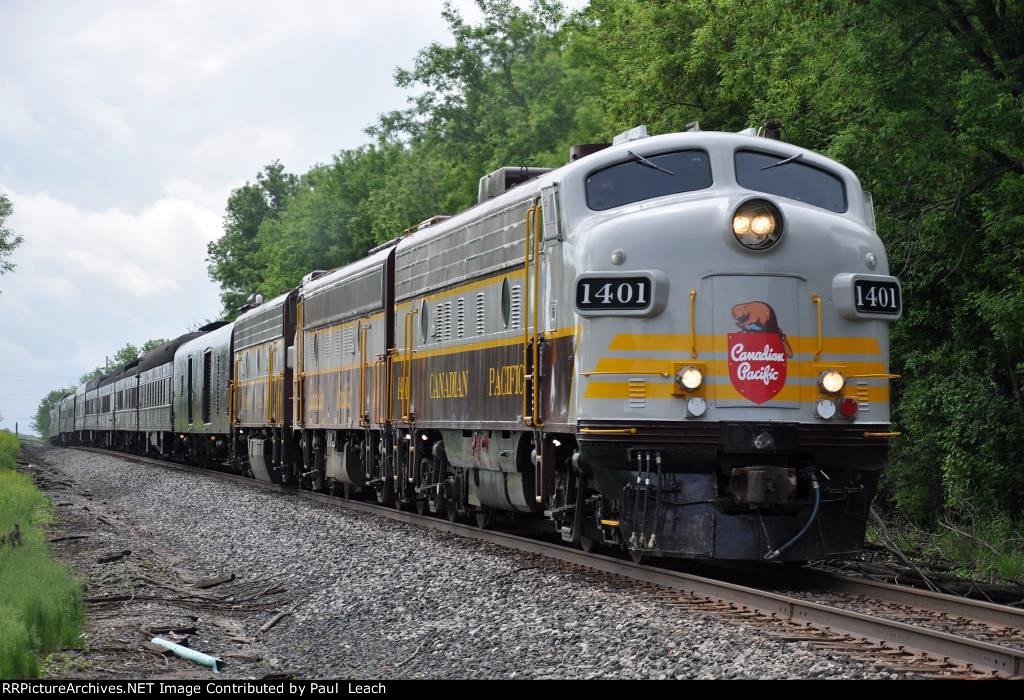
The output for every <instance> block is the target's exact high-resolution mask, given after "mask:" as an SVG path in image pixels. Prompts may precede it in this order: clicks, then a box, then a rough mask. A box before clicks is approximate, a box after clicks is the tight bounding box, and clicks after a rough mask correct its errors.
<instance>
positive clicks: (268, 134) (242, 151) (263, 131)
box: [176, 124, 327, 202]
mask: <svg viewBox="0 0 1024 700" xmlns="http://www.w3.org/2000/svg"><path fill="white" fill-rule="evenodd" d="M296 143H297V137H296V134H295V132H294V131H293V130H291V129H288V128H283V127H271V126H253V125H250V124H241V125H239V126H234V127H230V128H227V129H223V130H221V131H219V132H217V133H215V134H212V135H211V136H208V137H207V138H205V139H203V140H202V141H200V142H199V143H197V144H195V145H194V146H192V147H191V148H190V149H189V161H190V162H189V168H188V171H189V173H192V174H193V177H197V178H200V179H201V181H202V183H203V184H204V185H209V186H217V185H223V184H224V183H233V184H235V185H240V184H241V183H240V182H235V181H236V180H237V178H238V174H239V173H251V175H250V177H254V176H255V174H256V173H257V172H258V171H259V170H260V169H261V168H262V167H263V166H264V165H266V164H267V163H270V162H271V161H274V160H281V161H282V162H284V163H285V164H287V163H289V162H292V160H293V159H294V157H295V154H296ZM326 155H327V154H325V157H326ZM176 186H178V185H176ZM221 201H222V202H226V201H227V197H226V196H225V197H224V199H222V200H221Z"/></svg>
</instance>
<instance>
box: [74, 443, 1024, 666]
mask: <svg viewBox="0 0 1024 700" xmlns="http://www.w3.org/2000/svg"><path fill="white" fill-rule="evenodd" d="M72 449H80V450H83V451H87V452H96V453H100V454H104V455H108V456H112V457H119V458H121V459H125V460H128V461H134V462H138V463H142V464H152V465H156V466H160V467H165V468H171V469H174V470H177V471H182V472H190V473H195V472H197V471H198V472H201V473H203V474H209V475H211V476H214V477H217V478H224V479H227V480H231V481H237V482H239V483H244V484H249V485H251V486H254V487H257V488H261V489H264V490H269V491H276V492H279V493H283V494H287V495H295V496H300V497H302V498H305V499H307V500H312V501H318V502H322V503H326V504H330V505H334V506H342V507H344V508H347V509H349V510H355V511H360V512H364V513H368V514H372V515H379V516H383V517H386V518H390V519H392V520H397V521H399V522H405V523H409V524H413V525H420V526H425V527H428V528H430V529H432V530H436V531H440V532H447V533H450V534H453V535H459V536H462V537H468V538H472V539H475V540H479V541H483V542H487V543H489V544H494V545H498V546H501V547H506V548H509V549H514V550H516V551H520V552H526V553H529V554H536V555H540V556H545V557H548V558H551V559H555V560H557V561H561V562H564V563H568V564H573V565H576V566H582V567H586V568H589V569H592V570H594V571H599V572H602V573H606V574H611V575H615V576H623V577H626V578H629V579H632V580H634V581H638V582H641V583H646V584H651V585H656V586H661V587H664V588H667V589H670V590H676V591H681V592H684V593H688V594H690V595H693V596H700V597H705V598H712V599H715V600H719V601H722V602H726V603H732V604H735V605H740V606H743V607H745V608H748V609H751V610H754V611H757V612H759V613H762V614H765V615H768V616H770V617H772V618H774V619H777V620H780V621H790V622H795V623H801V624H809V625H813V626H817V627H821V628H825V629H826V630H833V631H841V632H844V633H847V634H851V635H856V636H859V637H865V638H868V639H870V640H873V641H876V642H878V643H882V644H894V645H898V646H901V647H904V648H906V649H910V650H913V651H916V652H921V653H924V654H927V655H930V656H939V657H945V658H948V659H955V660H957V661H960V662H963V663H967V664H971V665H973V666H975V667H979V668H982V669H985V670H988V671H995V672H998V673H1000V674H1005V675H1009V676H1014V677H1024V650H1021V649H1014V648H1011V647H1004V646H1000V645H997V644H992V643H990V642H984V641H980V640H975V639H969V638H966V637H961V636H959V635H955V634H950V633H948V632H940V631H938V630H932V629H928V628H925V627H917V626H914V625H910V624H907V623H905V622H897V621H895V620H886V619H884V618H880V617H873V616H871V615H866V614H864V613H859V612H854V611H850V610H844V609H841V608H837V607H833V606H829V605H823V604H820V603H812V602H810V601H807V600H804V599H801V598H797V597H792V596H787V595H784V594H781V593H774V592H771V591H765V590H759V589H756V588H751V587H749V586H743V585H740V584H736V583H729V582H725V581H720V580H716V579H712V578H707V577H704V576H697V575H695V574H688V573H683V572H679V571H673V570H670V569H663V568H659V567H654V566H649V565H643V564H636V563H633V562H630V561H625V560H622V559H617V558H614V557H610V556H606V555H602V554H587V553H585V552H583V551H582V550H578V549H574V548H570V547H566V546H564V545H558V544H551V543H548V542H543V541H541V540H536V539H530V538H526V537H522V536H520V535H512V534H508V533H504V532H499V531H495V530H481V529H480V528H477V527H473V526H471V525H465V524H462V523H452V522H449V521H448V520H443V519H440V518H436V517H432V516H427V515H418V514H416V513H411V512H406V511H401V510H398V509H396V508H394V507H388V506H383V505H379V504H376V503H368V502H365V501H354V500H345V499H341V498H337V497H334V496H328V495H326V494H321V493H317V492H314V491H305V490H301V489H295V488H291V487H286V486H280V485H278V484H270V483H267V482H261V481H257V480H255V479H250V478H248V477H244V476H239V475H236V474H227V473H224V472H217V471H213V470H209V469H201V468H197V467H192V466H189V465H184V464H179V463H175V462H167V461H162V460H156V459H152V458H149V457H141V456H139V455H132V454H125V453H121V452H114V451H111V450H101V449H97V448H87V447H78V448H72ZM829 578H830V579H831V578H839V579H840V580H839V581H838V582H837V585H841V586H844V587H847V592H858V593H864V594H866V595H874V593H872V591H874V590H885V591H886V592H887V593H888V594H896V593H899V594H900V595H901V596H906V597H905V598H904V600H905V601H906V602H907V603H908V604H911V605H920V600H919V599H921V598H923V599H926V600H927V601H928V602H929V603H940V604H942V605H944V606H947V609H946V610H944V611H953V610H957V611H963V612H964V614H962V616H963V617H970V618H973V619H982V618H979V617H978V615H977V613H976V612H975V611H976V610H984V611H986V612H987V614H992V615H995V613H996V612H1000V611H1001V612H1002V613H1005V614H1006V616H1005V617H1001V618H1000V619H1002V620H1006V621H1012V624H1009V625H1008V626H1011V627H1019V626H1020V624H1021V623H1020V619H1021V617H1020V616H1018V615H1017V614H1016V613H1019V612H1020V611H1016V610H1014V609H1013V608H1006V609H1005V610H1003V606H998V605H993V604H991V603H984V604H982V603H981V602H980V601H971V600H968V599H959V600H958V601H957V603H958V604H959V606H957V605H954V604H953V599H954V598H955V597H954V596H947V595H944V594H936V593H931V592H929V591H920V590H910V589H905V588H901V587H899V586H893V585H891V584H877V583H876V582H871V583H870V584H867V583H865V582H862V581H857V580H855V579H848V577H829ZM844 579H845V580H844ZM891 589H897V590H895V591H893V590H891ZM925 594H927V595H925ZM1007 611H1012V612H1010V613H1007ZM953 614H958V615H959V614H961V612H955V613H953ZM998 624H1004V625H1005V624H1007V622H999V623H998Z"/></svg>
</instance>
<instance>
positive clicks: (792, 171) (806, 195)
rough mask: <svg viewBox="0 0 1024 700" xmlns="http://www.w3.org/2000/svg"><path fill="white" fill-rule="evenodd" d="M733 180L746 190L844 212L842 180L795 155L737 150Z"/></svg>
mask: <svg viewBox="0 0 1024 700" xmlns="http://www.w3.org/2000/svg"><path fill="white" fill-rule="evenodd" d="M736 182H737V183H739V184H740V186H741V187H746V188H747V189H748V190H757V191H758V192H768V193H769V194H777V195H779V196H781V197H788V198H790V199H795V200H797V201H800V202H806V203H807V204H811V205H813V206H816V207H821V208H822V209H828V210H829V211H834V212H844V211H846V189H845V188H844V187H843V182H842V180H840V179H839V178H838V177H836V176H835V175H833V174H832V173H829V172H826V171H824V170H822V169H820V168H815V167H814V166H812V165H807V164H805V163H801V162H800V161H799V160H798V159H797V157H793V158H786V157H785V156H779V155H773V154H770V153H757V152H754V151H736Z"/></svg>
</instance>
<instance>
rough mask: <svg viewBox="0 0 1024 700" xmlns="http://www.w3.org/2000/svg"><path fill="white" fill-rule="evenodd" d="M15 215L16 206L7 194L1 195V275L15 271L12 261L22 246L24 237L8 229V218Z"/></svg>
mask: <svg viewBox="0 0 1024 700" xmlns="http://www.w3.org/2000/svg"><path fill="white" fill-rule="evenodd" d="M12 213H14V205H13V204H12V203H11V200H10V198H9V197H8V196H7V195H5V194H0V275H2V274H4V273H6V272H11V271H12V270H14V263H12V262H11V261H10V257H11V254H12V253H13V252H14V249H15V248H17V247H18V246H19V245H21V244H22V240H23V239H22V237H21V236H19V235H17V234H15V233H14V231H12V230H10V229H9V228H7V225H6V224H7V218H8V217H9V216H10V215H11V214H12Z"/></svg>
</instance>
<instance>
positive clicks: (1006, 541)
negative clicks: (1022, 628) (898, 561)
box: [868, 511, 1024, 584]
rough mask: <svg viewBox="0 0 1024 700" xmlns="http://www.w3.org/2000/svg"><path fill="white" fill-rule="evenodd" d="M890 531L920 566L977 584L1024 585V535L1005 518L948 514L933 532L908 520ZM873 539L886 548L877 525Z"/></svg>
mask: <svg viewBox="0 0 1024 700" xmlns="http://www.w3.org/2000/svg"><path fill="white" fill-rule="evenodd" d="M888 528H889V535H890V537H892V539H893V541H894V542H895V544H896V545H897V546H898V547H899V548H900V550H902V551H903V552H904V553H905V554H906V555H907V556H908V557H910V558H911V559H912V560H914V561H916V562H918V563H919V564H926V565H933V566H938V567H940V568H941V569H943V570H946V571H948V572H949V573H950V574H952V575H954V576H959V577H961V578H965V579H971V580H974V581H988V582H989V583H995V582H1005V583H1016V584H1024V531H1022V529H1021V526H1020V524H1019V523H1014V522H1013V521H1012V520H1011V519H1010V518H1009V517H1007V516H1005V515H981V514H978V513H975V512H973V511H963V512H957V513H953V512H947V513H944V514H943V515H942V516H941V517H939V518H937V520H936V522H935V524H934V525H933V526H932V528H931V530H930V531H928V530H922V529H919V528H917V527H915V526H914V525H912V524H910V523H908V522H906V521H903V520H897V521H896V522H889V523H888ZM868 539H869V541H871V542H874V543H876V544H880V543H881V539H882V538H881V536H880V533H879V532H878V531H877V530H876V529H875V528H874V527H873V526H872V527H870V528H869V529H868Z"/></svg>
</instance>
